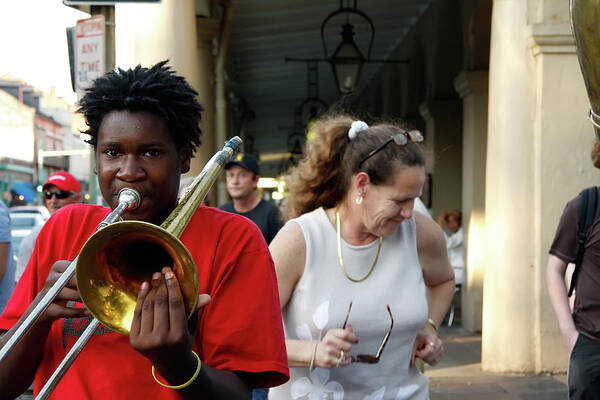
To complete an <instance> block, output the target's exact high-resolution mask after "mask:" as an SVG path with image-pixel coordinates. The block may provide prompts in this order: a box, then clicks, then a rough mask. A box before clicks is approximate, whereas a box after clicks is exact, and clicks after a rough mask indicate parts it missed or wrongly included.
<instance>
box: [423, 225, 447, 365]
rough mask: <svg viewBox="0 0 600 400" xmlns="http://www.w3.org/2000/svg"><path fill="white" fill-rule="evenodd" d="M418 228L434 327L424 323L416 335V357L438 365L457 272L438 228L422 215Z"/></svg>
mask: <svg viewBox="0 0 600 400" xmlns="http://www.w3.org/2000/svg"><path fill="white" fill-rule="evenodd" d="M415 222H416V225H417V251H418V253H419V262H420V263H421V268H422V270H423V279H424V280H425V285H426V290H427V304H428V306H429V318H430V319H431V320H433V322H434V323H435V328H434V326H433V325H432V324H431V323H425V325H424V326H423V327H422V328H421V330H420V331H419V333H418V334H417V340H416V343H415V356H416V357H419V358H422V359H423V360H424V361H426V362H427V363H429V364H432V365H435V364H437V363H438V362H439V360H440V359H441V357H442V356H443V345H442V342H441V340H440V339H439V338H438V336H437V329H436V328H437V327H438V326H439V325H440V324H441V322H442V321H443V319H444V316H445V315H446V312H447V311H448V307H449V306H450V303H451V302H452V298H453V297H454V271H453V270H452V267H451V266H450V262H449V261H448V253H447V251H446V238H445V236H444V233H443V232H442V231H441V229H440V228H439V226H438V225H437V224H436V223H435V222H434V221H432V220H431V219H430V218H427V217H425V216H423V215H420V214H419V215H417V214H415Z"/></svg>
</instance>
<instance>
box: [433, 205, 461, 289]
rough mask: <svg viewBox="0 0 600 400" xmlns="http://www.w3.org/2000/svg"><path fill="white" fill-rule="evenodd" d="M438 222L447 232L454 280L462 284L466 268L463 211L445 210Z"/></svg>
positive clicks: (447, 243)
mask: <svg viewBox="0 0 600 400" xmlns="http://www.w3.org/2000/svg"><path fill="white" fill-rule="evenodd" d="M438 224H439V225H440V227H441V228H442V230H443V231H444V233H445V234H446V248H447V249H448V259H449V260H450V265H452V269H454V281H455V282H456V284H457V285H462V283H463V279H464V270H465V247H464V235H463V229H462V213H461V212H460V211H458V210H452V211H444V212H442V213H441V214H440V217H439V218H438Z"/></svg>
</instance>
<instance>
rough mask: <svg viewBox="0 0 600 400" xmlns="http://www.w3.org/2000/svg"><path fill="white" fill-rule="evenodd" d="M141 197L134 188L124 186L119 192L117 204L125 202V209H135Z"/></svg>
mask: <svg viewBox="0 0 600 400" xmlns="http://www.w3.org/2000/svg"><path fill="white" fill-rule="evenodd" d="M141 200H142V197H141V196H140V194H139V192H138V191H137V190H135V189H131V188H124V189H121V191H120V192H119V204H121V203H125V204H126V205H127V207H126V208H125V209H126V210H135V209H136V208H138V207H139V205H140V202H141Z"/></svg>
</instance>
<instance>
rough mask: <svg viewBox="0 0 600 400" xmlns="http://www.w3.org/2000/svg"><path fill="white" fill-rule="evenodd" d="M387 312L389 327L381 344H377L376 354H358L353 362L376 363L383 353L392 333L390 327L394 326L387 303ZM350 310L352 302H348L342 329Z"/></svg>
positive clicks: (346, 322) (344, 326)
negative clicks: (389, 321)
mask: <svg viewBox="0 0 600 400" xmlns="http://www.w3.org/2000/svg"><path fill="white" fill-rule="evenodd" d="M386 308H387V311H388V314H389V315H390V320H391V321H392V322H391V324H390V329H388V331H387V332H386V334H385V336H384V337H383V340H382V341H381V345H379V349H378V350H377V353H376V354H358V355H357V356H355V357H354V362H359V363H365V364H377V363H378V362H379V358H380V357H381V353H383V349H384V348H385V345H386V344H387V341H388V339H389V338H390V335H391V334H392V328H393V327H394V317H393V316H392V310H391V309H390V306H389V305H386ZM350 310H352V302H350V306H348V313H347V314H346V320H345V321H344V325H343V326H342V329H346V325H347V324H348V318H349V317H350Z"/></svg>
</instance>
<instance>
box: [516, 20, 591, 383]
mask: <svg viewBox="0 0 600 400" xmlns="http://www.w3.org/2000/svg"><path fill="white" fill-rule="evenodd" d="M527 33H528V43H529V45H530V47H531V53H532V55H533V57H534V58H535V64H536V69H535V79H536V81H535V86H536V92H535V98H536V101H535V114H534V115H535V119H534V125H533V143H534V148H535V153H534V157H533V158H532V159H533V161H534V165H535V168H536V170H535V175H534V179H535V187H534V194H535V197H534V202H535V203H534V216H535V219H534V230H533V233H534V235H535V237H534V238H533V241H532V244H533V245H534V250H535V253H534V259H533V265H534V274H535V276H534V285H533V287H532V288H531V289H532V291H533V292H534V294H535V297H534V298H535V303H534V311H535V313H534V314H533V315H534V316H535V319H534V323H535V325H534V329H535V330H534V334H535V335H534V342H533V344H534V349H535V371H536V372H541V371H566V369H567V362H568V356H569V355H568V352H567V350H566V349H565V346H564V344H563V340H562V336H561V333H560V330H559V328H558V323H557V321H556V317H555V315H554V310H553V308H552V305H551V303H550V298H549V296H548V291H547V289H546V280H545V277H546V263H547V260H548V249H549V248H550V245H551V243H552V239H553V238H554V233H555V230H556V226H557V224H558V220H559V218H560V215H561V214H562V211H563V209H564V206H565V204H566V202H567V201H568V200H570V199H571V198H573V197H575V196H576V195H577V193H579V192H580V191H581V190H582V189H583V188H585V187H588V186H593V185H597V184H598V180H599V179H598V178H599V177H600V174H599V173H598V170H597V169H595V168H594V167H593V165H592V162H591V160H590V151H591V149H592V145H593V142H594V130H593V128H592V124H591V123H590V122H589V120H588V119H587V113H588V109H589V100H588V97H587V93H586V91H585V87H584V83H583V77H582V75H581V70H580V67H579V62H578V60H577V55H576V52H575V51H576V50H575V42H574V39H573V36H572V34H571V26H570V24H569V23H568V22H564V23H540V24H533V25H531V26H530V27H529V28H528V30H527Z"/></svg>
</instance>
